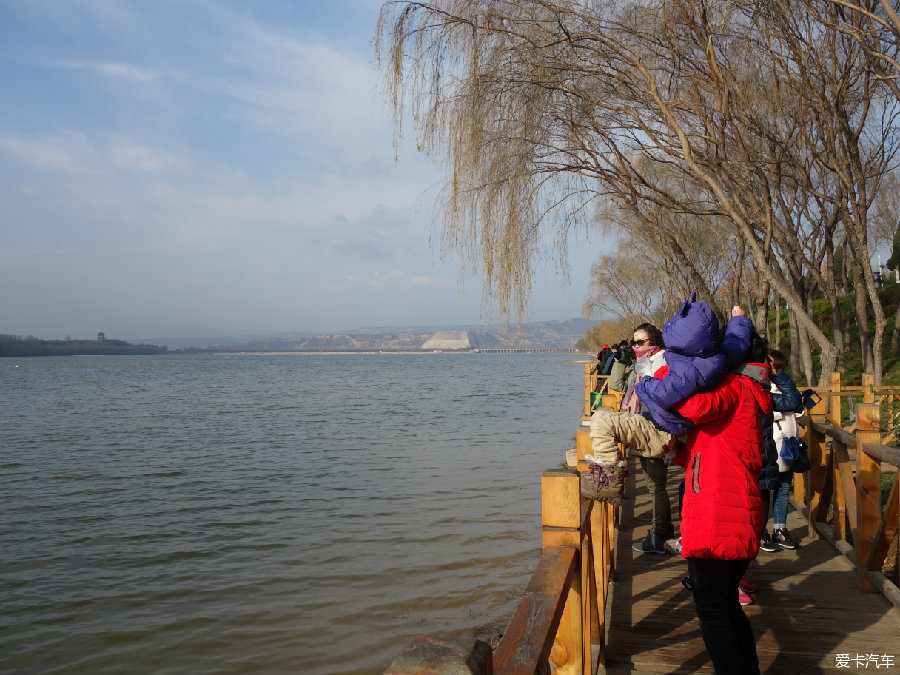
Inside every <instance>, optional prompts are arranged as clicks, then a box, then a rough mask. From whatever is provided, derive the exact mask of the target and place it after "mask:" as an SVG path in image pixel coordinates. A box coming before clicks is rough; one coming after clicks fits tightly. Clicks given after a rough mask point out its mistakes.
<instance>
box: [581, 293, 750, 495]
mask: <svg viewBox="0 0 900 675" xmlns="http://www.w3.org/2000/svg"><path fill="white" fill-rule="evenodd" d="M696 297H697V295H696V293H695V294H693V295H691V299H690V301H688V302H685V303H684V304H683V305H682V306H681V309H680V310H679V311H678V312H677V313H676V314H675V316H673V317H672V318H671V319H669V320H668V321H667V322H666V324H665V325H664V326H663V330H662V335H663V341H664V342H665V345H666V351H665V354H664V357H665V365H663V366H662V367H657V369H656V371H655V372H653V373H646V375H647V376H643V375H645V374H644V373H640V371H638V370H637V364H636V372H638V380H637V381H636V383H635V385H634V392H633V394H632V395H633V396H636V397H637V398H638V399H639V401H640V414H631V413H630V412H625V411H623V412H612V411H607V410H598V411H597V412H595V413H594V414H593V415H592V416H591V450H592V454H590V455H587V457H586V459H587V460H588V461H589V462H591V466H590V471H588V472H585V473H584V474H583V475H582V478H581V488H582V494H584V495H585V496H586V497H591V498H592V499H595V500H597V501H603V502H609V503H611V504H615V505H616V506H621V504H622V497H623V494H624V477H625V461H624V460H623V459H621V458H620V455H619V447H618V444H619V443H623V444H625V445H628V446H631V447H634V448H635V449H636V450H637V451H638V452H640V453H641V454H643V455H646V456H648V457H661V456H663V455H670V456H671V455H674V454H676V453H677V452H678V451H679V450H680V447H681V446H680V442H679V440H678V437H679V436H683V435H684V434H685V433H687V431H688V430H689V429H690V428H691V423H690V422H689V421H688V420H686V419H685V418H683V417H682V416H681V415H679V414H678V413H675V412H672V411H671V410H670V408H671V407H672V406H674V405H675V404H677V403H679V402H680V401H683V400H684V399H686V398H688V397H689V396H691V395H693V394H696V393H698V392H703V391H708V390H710V389H712V388H713V387H715V386H716V385H717V384H718V383H719V382H721V381H722V378H723V377H725V373H727V372H728V371H729V370H731V369H733V368H735V367H736V366H738V365H739V364H741V363H742V362H743V361H744V358H745V356H746V354H747V350H748V348H749V346H750V336H751V333H752V332H753V324H752V322H751V321H750V319H749V318H747V317H746V316H745V315H744V312H743V310H742V309H741V308H740V307H735V308H734V309H732V318H731V320H730V321H729V322H728V328H727V329H726V331H725V338H724V339H720V336H719V321H718V319H717V318H716V315H715V314H714V313H713V311H712V308H710V306H709V305H708V304H706V303H705V302H702V301H697V299H696Z"/></svg>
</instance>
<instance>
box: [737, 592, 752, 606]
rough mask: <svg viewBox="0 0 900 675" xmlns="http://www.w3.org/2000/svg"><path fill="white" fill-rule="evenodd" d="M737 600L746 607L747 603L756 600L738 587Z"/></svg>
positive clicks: (750, 603)
mask: <svg viewBox="0 0 900 675" xmlns="http://www.w3.org/2000/svg"><path fill="white" fill-rule="evenodd" d="M738 602H740V603H741V606H742V607H746V606H747V605H752V604H753V603H754V602H756V601H755V600H754V599H753V598H751V597H750V595H749V594H748V593H745V592H744V591H742V590H740V589H738Z"/></svg>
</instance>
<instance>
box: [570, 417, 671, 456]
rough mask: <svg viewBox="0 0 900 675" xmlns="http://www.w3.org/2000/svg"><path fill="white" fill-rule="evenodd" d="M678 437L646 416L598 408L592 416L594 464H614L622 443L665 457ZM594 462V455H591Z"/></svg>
mask: <svg viewBox="0 0 900 675" xmlns="http://www.w3.org/2000/svg"><path fill="white" fill-rule="evenodd" d="M675 442H676V438H675V437H674V436H673V435H672V434H670V433H669V432H667V431H662V430H661V429H658V428H657V427H656V425H655V424H653V422H651V421H650V420H648V419H647V418H646V417H643V416H642V415H632V414H631V413H628V412H612V411H610V410H598V411H597V412H595V413H594V414H593V415H591V450H592V452H593V463H594V464H607V465H608V464H614V463H615V462H617V461H618V460H619V456H620V454H619V446H618V444H619V443H622V444H624V445H626V446H630V447H632V448H634V449H635V450H637V451H638V452H639V453H641V454H642V455H644V456H645V457H662V456H663V455H665V454H666V453H667V452H668V451H669V450H670V448H673V447H674V446H675ZM587 459H588V460H589V461H590V457H588V458H587Z"/></svg>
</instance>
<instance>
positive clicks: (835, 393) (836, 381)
mask: <svg viewBox="0 0 900 675" xmlns="http://www.w3.org/2000/svg"><path fill="white" fill-rule="evenodd" d="M828 398H829V403H828V420H829V421H830V422H831V423H832V424H833V425H834V426H836V427H838V428H841V374H840V373H832V374H831V396H829V397H828Z"/></svg>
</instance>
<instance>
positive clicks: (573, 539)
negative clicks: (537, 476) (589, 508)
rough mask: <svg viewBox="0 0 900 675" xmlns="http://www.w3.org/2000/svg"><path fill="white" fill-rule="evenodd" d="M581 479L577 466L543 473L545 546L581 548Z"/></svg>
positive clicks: (542, 507)
mask: <svg viewBox="0 0 900 675" xmlns="http://www.w3.org/2000/svg"><path fill="white" fill-rule="evenodd" d="M581 516H582V513H581V481H580V480H579V477H578V472H577V471H575V470H573V469H550V470H548V471H545V472H544V474H543V475H542V476H541V525H543V528H544V531H543V546H544V548H548V547H552V546H574V547H578V548H580V547H581V532H580V527H581Z"/></svg>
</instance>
